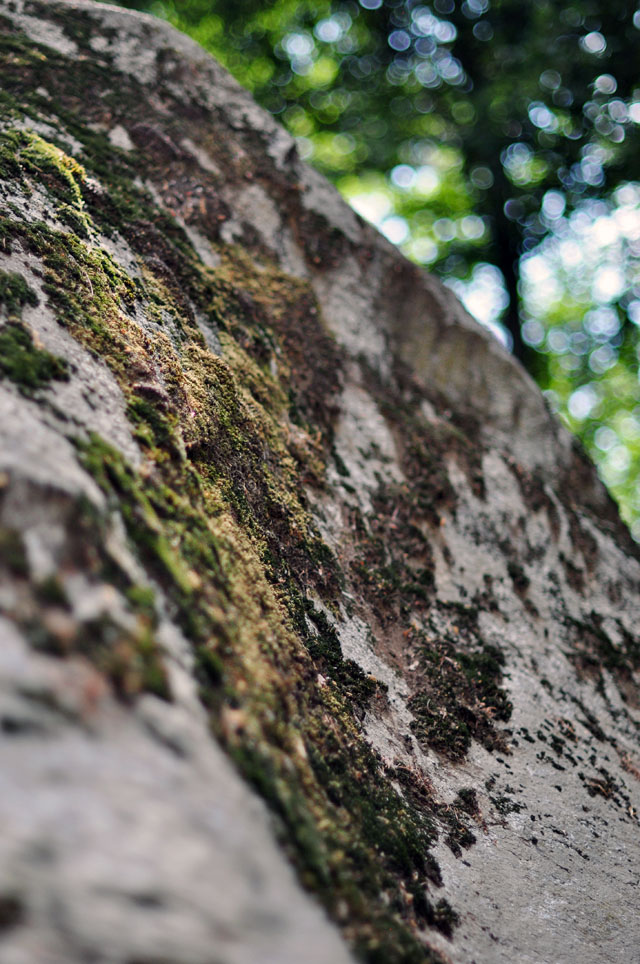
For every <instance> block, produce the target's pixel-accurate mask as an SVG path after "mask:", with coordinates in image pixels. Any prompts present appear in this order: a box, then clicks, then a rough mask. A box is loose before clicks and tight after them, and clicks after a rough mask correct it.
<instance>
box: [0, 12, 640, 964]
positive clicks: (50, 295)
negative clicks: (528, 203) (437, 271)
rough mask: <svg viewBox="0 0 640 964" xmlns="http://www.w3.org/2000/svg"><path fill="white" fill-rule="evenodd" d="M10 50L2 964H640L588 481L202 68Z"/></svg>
mask: <svg viewBox="0 0 640 964" xmlns="http://www.w3.org/2000/svg"><path fill="white" fill-rule="evenodd" d="M0 11H1V18H0V38H1V41H2V44H1V52H2V74H3V78H4V82H5V90H4V91H3V98H2V101H1V102H0V104H1V107H2V121H1V126H0V173H1V175H2V186H1V187H0V297H1V300H2V307H1V309H0V310H1V312H2V314H1V315H0V610H1V612H2V616H1V617H0V640H1V645H0V774H1V778H0V779H1V792H0V820H1V824H2V827H3V834H2V838H1V839H0V961H2V964H27V962H28V964H32V962H35V961H37V962H52V964H53V962H65V964H69V962H74V961H78V962H80V961H87V960H91V961H96V962H105V964H106V962H108V964H116V962H117V964H120V962H122V964H134V962H136V964H141V962H152V961H153V962H165V964H166V962H175V964H178V962H180V964H192V962H193V964H213V962H216V964H232V962H233V964H235V962H255V964H264V962H268V961H273V962H274V964H275V962H277V964H286V962H292V964H293V962H299V961H305V962H314V961H317V962H325V961H326V962H329V961H330V962H332V964H338V962H340V961H347V960H350V959H353V957H352V955H353V954H354V953H355V955H356V956H358V957H361V958H362V959H364V960H368V961H371V962H385V964H386V962H395V961H397V962H421V961H431V962H435V961H443V960H450V961H452V962H456V964H458V962H459V964H463V962H464V964H470V962H472V961H474V962H476V964H500V962H505V964H506V962H513V961H518V962H532V964H533V962H536V964H539V962H541V961H544V962H556V964H562V962H567V964H568V962H573V961H576V960H581V961H584V962H585V964H591V962H592V964H596V962H598V964H601V962H605V961H608V962H619V961H622V960H633V958H634V954H636V953H637V952H636V948H637V947H638V946H640V923H639V922H640V913H639V911H640V907H639V901H638V881H639V877H640V872H639V870H638V859H637V857H638V843H637V841H638V808H639V807H640V793H639V789H638V779H639V778H640V752H639V748H638V730H639V726H640V703H639V699H638V668H639V666H640V638H639V636H638V630H637V627H638V621H639V616H640V600H639V595H638V589H639V585H640V566H639V564H638V561H637V558H636V549H635V546H634V545H633V544H632V543H631V542H630V540H629V537H628V535H627V533H626V530H625V529H624V527H623V526H622V524H621V523H620V522H619V520H618V517H617V514H616V511H615V507H614V506H613V505H612V503H611V502H610V500H609V499H608V497H607V495H606V493H605V491H604V489H603V487H602V485H601V484H600V482H599V481H598V479H597V477H596V475H595V472H594V470H593V468H592V467H591V466H590V465H589V464H588V463H587V462H586V460H585V458H584V456H583V455H582V454H581V453H580V452H579V450H578V449H577V447H576V445H575V444H574V443H573V442H572V440H571V439H570V437H569V436H568V434H567V433H566V432H565V431H564V429H563V428H562V427H561V426H560V425H559V424H558V422H557V421H556V420H555V419H554V418H553V417H552V416H551V415H550V414H549V413H548V412H547V410H546V408H545V405H544V402H543V399H542V397H541V395H540V393H539V392H538V390H537V389H536V387H535V386H534V385H533V383H532V382H531V381H530V379H529V378H528V377H527V376H526V375H525V374H524V373H523V372H522V370H521V369H520V368H519V367H518V365H517V364H516V363H515V362H514V361H513V359H511V358H510V357H509V356H508V355H506V354H505V353H504V352H503V350H502V349H501V348H500V346H499V345H498V344H497V343H496V342H495V341H493V340H492V339H491V338H490V337H489V336H488V335H487V333H486V332H484V331H483V330H481V329H480V328H479V327H478V326H477V325H476V324H475V323H474V322H473V321H472V320H471V319H470V318H469V317H468V316H467V315H466V314H465V313H464V311H463V309H462V308H461V307H460V305H459V304H458V303H457V302H456V300H455V298H454V297H453V295H452V294H451V293H450V292H448V291H447V290H446V289H444V288H443V287H442V286H441V285H440V284H439V283H438V282H437V281H435V280H434V279H432V278H430V277H428V276H427V275H425V274H424V273H423V272H421V271H419V270H418V269H417V268H416V267H414V266H412V265H411V264H409V263H407V262H406V261H405V260H404V259H403V258H402V257H401V256H400V255H399V254H398V252H397V251H396V250H395V249H393V248H392V247H391V246H390V245H388V244H387V243H386V242H385V241H384V240H383V239H382V238H380V237H379V236H378V235H377V234H376V233H375V232H374V231H373V230H372V229H371V228H370V227H368V226H366V225H365V224H364V223H363V222H362V221H361V220H360V219H359V218H358V217H357V216H356V215H355V214H354V213H353V212H352V211H351V210H350V209H349V208H347V207H346V206H345V205H344V204H343V203H342V202H341V200H340V199H339V197H338V196H337V194H336V193H335V191H334V190H333V189H332V188H331V187H330V186H329V185H328V184H327V183H326V182H325V181H324V180H323V179H322V178H321V177H320V176H319V175H318V174H317V173H315V172H314V171H312V170H310V169H309V168H307V167H305V165H303V164H301V163H300V161H299V159H298V157H297V154H296V149H295V143H294V142H293V141H292V140H291V138H290V137H289V136H288V135H287V134H286V133H285V132H284V131H283V130H282V129H281V128H280V127H278V126H277V124H276V123H275V122H274V121H273V120H272V119H271V118H270V117H269V116H268V115H266V114H265V113H264V112H263V111H262V110H260V109H259V108H258V107H256V105H255V104H253V103H252V101H251V99H250V98H249V96H248V95H247V94H246V93H245V92H244V91H243V90H242V89H241V88H239V87H238V86H237V85H236V84H235V82H234V81H233V80H232V79H231V78H230V77H229V76H228V75H227V74H226V73H225V72H224V71H223V70H222V69H221V68H220V67H219V66H218V65H217V64H216V63H215V62H213V61H212V60H211V58H210V57H209V56H208V55H206V54H205V53H204V52H203V51H202V50H201V49H200V48H198V47H197V46H196V45H195V44H193V43H192V42H191V41H189V40H188V39H186V38H185V37H183V36H181V35H179V34H178V33H176V32H175V31H173V30H172V29H170V28H169V27H167V26H166V25H164V24H162V23H160V22H156V21H154V20H152V19H150V18H147V17H142V16H135V15H132V14H130V13H126V12H123V11H122V10H119V9H117V8H113V7H107V6H97V5H95V4H92V3H88V2H75V0H74V2H62V0H58V2H43V0H33V2H29V0H16V2H7V0H4V2H2V3H1V4H0ZM260 798H262V799H260ZM276 839H277V842H276ZM322 908H324V909H322ZM340 931H341V934H342V936H341V935H340Z"/></svg>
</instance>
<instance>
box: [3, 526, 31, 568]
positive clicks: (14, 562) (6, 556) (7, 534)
mask: <svg viewBox="0 0 640 964" xmlns="http://www.w3.org/2000/svg"><path fill="white" fill-rule="evenodd" d="M0 566H2V567H3V568H6V569H7V570H8V571H9V572H10V573H11V574H12V575H13V576H17V577H18V578H19V579H27V578H28V576H29V563H28V560H27V553H26V549H25V545H24V542H23V539H22V536H21V534H20V533H19V532H17V531H16V530H15V529H10V528H5V527H4V526H0Z"/></svg>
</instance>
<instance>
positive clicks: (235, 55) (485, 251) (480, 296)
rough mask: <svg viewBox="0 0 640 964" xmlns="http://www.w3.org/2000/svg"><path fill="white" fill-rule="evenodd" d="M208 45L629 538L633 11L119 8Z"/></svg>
mask: <svg viewBox="0 0 640 964" xmlns="http://www.w3.org/2000/svg"><path fill="white" fill-rule="evenodd" d="M124 5H125V6H132V7H136V8H137V9H145V10H149V11H150V12H152V13H155V14H157V15H159V16H163V17H166V18H167V19H169V20H171V21H172V22H173V23H174V24H175V25H176V26H178V27H179V28H180V29H182V30H184V31H185V32H187V33H189V34H191V35H192V36H193V37H194V38H195V39H196V40H198V41H199V42H200V43H201V44H202V45H203V46H204V47H206V48H208V49H209V50H211V51H212V52H213V53H214V54H215V55H216V56H217V57H218V58H219V59H220V60H221V61H222V62H223V63H224V64H225V65H226V66H227V67H228V68H229V69H230V70H231V72H232V73H233V74H235V76H236V77H237V78H238V79H239V80H240V82H241V83H242V84H244V85H245V86H246V87H248V88H249V89H250V90H251V91H252V93H253V94H254V96H255V97H256V99H257V100H258V101H259V102H260V103H262V104H263V105H264V106H265V107H267V108H268V109H269V110H271V111H272V112H273V113H274V114H276V115H278V116H279V118H280V119H281V120H282V122H283V123H284V124H285V125H286V126H287V127H288V128H289V130H290V131H291V132H292V133H293V134H294V135H295V136H296V137H297V138H298V143H299V147H300V151H301V153H302V155H303V156H304V157H307V158H309V159H310V160H311V161H312V162H313V163H314V164H315V165H316V166H317V167H319V168H320V169H322V170H323V171H324V172H325V173H326V174H327V175H328V176H329V177H331V178H332V179H333V180H334V181H335V182H336V183H337V185H338V187H339V188H340V189H341V190H342V192H343V193H344V194H345V196H346V197H347V198H349V199H350V200H351V202H352V203H353V204H354V206H355V207H356V209H358V210H360V211H361V213H363V214H365V216H367V217H369V218H370V219H371V220H373V221H374V222H375V223H377V224H378V226H379V227H380V228H381V230H382V231H383V232H384V233H385V234H387V236H388V237H389V238H390V239H391V240H393V241H395V242H396V243H399V244H400V245H401V246H402V247H403V249H404V250H405V251H406V253H407V254H408V255H409V256H410V257H412V258H414V259H415V260H417V261H419V262H422V263H424V264H427V265H429V267H430V268H431V269H432V270H435V271H436V272H438V273H439V274H440V275H441V276H443V277H444V278H445V280H447V282H448V283H450V284H451V285H452V286H453V287H454V288H455V289H456V290H457V291H458V293H459V294H460V295H461V296H462V298H463V300H465V301H466V302H467V304H468V306H469V308H470V309H471V310H472V311H474V313H476V315H478V316H479V317H480V318H481V320H483V321H485V323H487V322H488V323H489V324H490V326H492V327H493V328H494V330H496V331H497V333H498V334H499V335H502V337H503V340H504V341H506V342H507V343H508V344H509V346H510V347H511V348H512V350H513V351H514V353H515V354H516V355H517V356H518V357H519V358H520V359H521V360H522V361H523V362H524V363H525V365H527V367H528V368H529V370H530V371H531V372H532V374H534V376H535V377H536V378H537V379H538V381H539V383H540V384H541V386H542V387H543V388H544V389H546V391H547V397H548V399H549V401H550V404H551V405H552V407H555V408H557V409H559V411H560V413H561V414H562V415H563V417H564V418H565V420H566V421H567V422H568V424H569V425H570V427H571V428H572V429H573V430H574V431H576V432H577V433H578V434H579V435H580V436H581V438H582V439H583V441H584V442H585V444H586V446H587V448H588V449H589V451H590V452H591V454H592V456H594V458H595V460H596V462H597V463H598V464H599V467H600V470H601V473H602V475H603V478H604V479H605V481H606V482H607V484H608V485H609V487H610V489H611V490H612V492H613V493H614V495H615V496H616V497H617V499H618V500H619V501H620V504H621V507H622V510H623V514H624V515H625V517H626V519H627V520H628V521H629V523H630V524H631V525H632V531H633V533H634V535H635V536H636V537H637V538H639V539H640V488H639V486H638V479H639V477H640V404H639V403H640V399H639V397H638V395H639V392H638V352H639V346H640V339H639V338H638V325H639V324H640V271H639V264H640V189H639V188H638V187H637V186H636V184H635V180H636V178H638V177H639V171H638V162H637V157H638V151H639V148H640V76H639V69H640V10H636V7H635V4H634V3H632V2H629V0H608V2H605V0H573V2H571V0H570V2H569V3H567V2H566V0H433V2H432V3H431V4H429V5H427V4H425V3H422V2H420V0H359V2H357V0H276V2H274V3H271V4H267V5H265V4H263V3H260V2H258V0H162V2H158V0H124Z"/></svg>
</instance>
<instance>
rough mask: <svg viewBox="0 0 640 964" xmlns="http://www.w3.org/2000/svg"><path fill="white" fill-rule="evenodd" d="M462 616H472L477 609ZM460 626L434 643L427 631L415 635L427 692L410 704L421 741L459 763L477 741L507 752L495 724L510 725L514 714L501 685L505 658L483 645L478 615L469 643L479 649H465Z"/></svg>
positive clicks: (413, 724) (416, 730) (412, 700)
mask: <svg viewBox="0 0 640 964" xmlns="http://www.w3.org/2000/svg"><path fill="white" fill-rule="evenodd" d="M461 615H462V616H465V615H466V616H467V618H468V617H469V616H470V615H472V611H469V610H467V611H466V613H465V611H463V612H462V613H461ZM458 623H462V620H461V619H459V618H458V622H457V623H456V630H457V632H455V633H453V632H452V633H451V636H450V638H447V636H446V635H445V636H444V637H442V636H441V638H440V639H436V641H431V640H429V639H428V638H427V637H426V635H425V634H423V633H415V634H414V638H415V643H414V645H416V649H417V652H418V654H419V658H420V660H421V670H422V673H423V674H424V675H423V683H422V690H420V689H419V690H418V692H417V693H416V694H415V695H414V696H413V697H412V698H411V700H410V701H409V706H410V708H411V710H412V712H413V713H414V717H415V719H414V721H413V723H412V729H413V732H414V733H415V735H416V736H417V738H418V739H419V740H421V741H422V742H424V743H425V744H426V745H428V746H430V747H431V748H432V749H434V750H436V751H437V752H439V753H442V754H443V755H445V756H448V757H449V758H451V759H454V760H460V759H462V758H463V757H464V756H465V754H466V753H467V751H468V749H469V747H470V745H471V740H472V739H473V738H475V739H478V740H479V741H480V742H481V743H483V744H484V746H485V747H486V748H487V749H490V750H492V749H495V748H504V746H505V743H504V740H503V738H502V737H501V735H500V733H499V732H498V731H497V730H496V727H495V724H494V720H499V721H503V722H506V721H507V720H509V718H510V716H511V710H512V705H511V702H510V701H509V699H508V697H507V694H506V693H505V691H504V690H503V689H502V688H501V685H500V684H501V682H502V667H503V665H504V657H503V656H502V654H501V653H500V651H499V650H498V649H497V648H496V647H494V646H489V645H485V644H482V642H481V640H480V639H479V637H478V636H477V629H475V628H474V626H475V619H474V618H473V617H472V619H471V624H470V625H469V626H467V632H468V633H469V637H468V642H469V643H471V645H473V646H474V647H475V646H478V649H477V650H476V649H475V648H474V649H462V648H461V646H460V643H461V633H460V628H461V627H460V625H458ZM436 626H438V623H435V624H434V630H435V631H438V630H437V629H436ZM452 639H455V640H456V644H454V643H453V642H452V641H451V640H452Z"/></svg>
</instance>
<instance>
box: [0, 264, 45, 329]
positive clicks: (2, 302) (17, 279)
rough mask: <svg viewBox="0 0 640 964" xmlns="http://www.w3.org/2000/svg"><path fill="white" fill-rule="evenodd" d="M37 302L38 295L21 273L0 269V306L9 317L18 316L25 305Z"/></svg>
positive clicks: (32, 304)
mask: <svg viewBox="0 0 640 964" xmlns="http://www.w3.org/2000/svg"><path fill="white" fill-rule="evenodd" d="M37 304H38V296H37V295H36V293H35V291H34V290H33V288H30V287H29V285H28V284H27V282H26V281H25V280H24V278H23V277H22V275H19V274H16V273H15V272H14V271H0V306H1V307H3V308H5V309H6V311H7V314H8V316H9V317H10V318H11V317H13V316H16V317H18V318H20V316H21V314H22V309H23V308H24V306H25V305H30V306H31V307H35V306H36V305H37Z"/></svg>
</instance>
